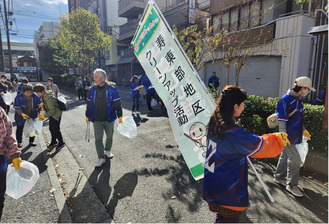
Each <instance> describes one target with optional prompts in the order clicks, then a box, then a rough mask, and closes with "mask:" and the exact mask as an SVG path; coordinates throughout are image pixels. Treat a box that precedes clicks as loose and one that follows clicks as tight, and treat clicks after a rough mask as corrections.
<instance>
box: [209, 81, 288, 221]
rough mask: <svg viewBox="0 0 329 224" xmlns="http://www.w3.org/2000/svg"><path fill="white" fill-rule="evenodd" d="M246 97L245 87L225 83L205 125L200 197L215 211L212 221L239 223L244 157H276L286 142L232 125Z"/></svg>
mask: <svg viewBox="0 0 329 224" xmlns="http://www.w3.org/2000/svg"><path fill="white" fill-rule="evenodd" d="M246 99H247V93H246V92H245V90H243V89H241V88H240V87H238V86H226V87H225V88H224V90H223V91H222V93H221V95H220V97H219V99H218V102H217V106H216V109H215V111H214V113H213V115H212V116H211V118H210V121H209V124H208V135H207V152H206V153H207V154H206V160H205V172H204V186H203V194H204V195H203V198H204V200H206V201H207V202H208V206H209V209H210V210H211V211H213V212H216V220H215V222H216V223H217V222H231V223H233V222H239V220H240V214H241V212H242V211H244V210H246V209H247V206H248V162H247V156H248V157H249V156H250V157H252V158H270V157H276V156H278V155H280V153H281V152H282V151H283V147H284V146H286V145H288V144H290V143H289V140H288V139H287V134H285V133H273V134H265V135H262V136H257V135H254V134H251V133H249V132H247V131H245V130H244V129H243V128H242V127H239V126H238V125H236V124H235V119H236V118H237V117H239V116H240V115H241V113H242V111H243V110H244V101H245V100H246Z"/></svg>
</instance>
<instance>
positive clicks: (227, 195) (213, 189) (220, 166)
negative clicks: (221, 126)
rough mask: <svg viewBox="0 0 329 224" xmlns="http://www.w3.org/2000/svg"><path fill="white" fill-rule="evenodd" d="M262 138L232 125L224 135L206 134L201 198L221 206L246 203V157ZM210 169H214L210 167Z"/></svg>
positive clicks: (256, 147)
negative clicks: (219, 136) (221, 136)
mask: <svg viewBox="0 0 329 224" xmlns="http://www.w3.org/2000/svg"><path fill="white" fill-rule="evenodd" d="M262 142H263V139H262V138H260V137H258V136H256V135H253V134H251V133H249V132H247V131H245V130H244V129H243V128H242V127H239V126H236V125H235V126H234V127H232V128H230V129H229V130H227V131H226V135H225V137H224V138H223V139H218V138H217V137H214V136H210V135H208V136H207V154H206V164H207V165H208V164H209V166H210V167H212V166H213V169H212V168H208V169H206V168H207V166H205V172H204V185H203V194H204V196H203V198H204V199H205V200H206V201H208V202H212V203H215V204H219V205H224V206H235V207H247V206H248V161H247V158H246V156H251V155H253V154H255V153H257V152H258V151H259V150H260V148H261V146H262ZM211 170H213V172H212V171H211Z"/></svg>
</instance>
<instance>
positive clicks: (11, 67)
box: [3, 0, 14, 79]
mask: <svg viewBox="0 0 329 224" xmlns="http://www.w3.org/2000/svg"><path fill="white" fill-rule="evenodd" d="M3 8H4V11H5V25H6V34H7V45H8V57H9V71H10V79H13V77H14V73H13V61H12V59H11V49H10V37H9V28H8V13H7V6H6V0H3Z"/></svg>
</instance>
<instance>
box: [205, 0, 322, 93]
mask: <svg viewBox="0 0 329 224" xmlns="http://www.w3.org/2000/svg"><path fill="white" fill-rule="evenodd" d="M326 2H327V1H322V2H321V1H318V2H317V4H315V3H313V4H304V5H303V4H301V5H296V4H295V1H280V0H259V1H227V0H223V1H216V0H211V1H209V9H207V7H205V10H208V12H209V16H210V17H211V23H212V24H210V25H218V26H219V27H225V28H226V29H227V30H228V31H229V32H234V31H236V30H237V29H239V24H242V21H243V20H246V19H247V20H249V21H252V20H253V19H257V21H256V23H254V24H253V25H250V23H249V27H245V29H253V30H254V31H256V32H257V30H258V32H261V30H262V29H264V28H267V29H269V30H272V31H271V34H273V37H272V38H270V39H269V41H268V42H267V43H266V44H263V46H261V48H259V50H258V51H257V53H255V54H254V55H253V56H252V57H250V60H248V62H247V63H246V64H245V66H244V68H243V69H242V70H241V72H240V78H239V85H240V86H242V87H243V88H244V89H246V90H247V92H248V94H252V95H259V96H272V97H279V96H281V95H283V94H285V93H286V92H287V90H288V89H289V88H291V86H292V85H293V82H294V80H295V79H296V78H297V77H299V76H308V77H310V78H311V79H313V81H314V86H316V87H317V89H318V90H321V88H322V87H323V86H325V85H327V80H328V68H327V67H325V66H322V68H321V69H318V70H317V72H315V70H316V69H315V68H314V54H315V52H314V49H315V48H316V46H314V43H315V42H314V37H312V35H311V34H309V33H308V31H309V29H310V28H311V27H314V26H316V24H317V22H316V21H317V18H316V16H315V15H314V10H315V9H316V8H319V7H321V4H322V6H325V5H326ZM253 4H257V7H256V10H257V12H256V13H255V12H254V11H253V12H251V11H249V12H248V10H250V9H251V7H253V6H252V5H253ZM265 12H266V13H265ZM255 14H257V16H254V15H255ZM259 15H261V16H259ZM262 15H264V16H262ZM244 16H246V17H244ZM253 16H254V17H253ZM324 23H325V24H328V18H326V20H325V22H324ZM241 35H243V32H241ZM326 35H328V31H327V32H326ZM324 39H325V37H324ZM322 47H325V46H322ZM318 48H319V46H318ZM320 48H321V46H320ZM221 53H222V54H221ZM323 53H324V54H325V52H323ZM223 54H224V52H219V54H218V55H219V56H218V59H217V63H218V64H220V63H222V57H223ZM327 55H328V54H327V53H326V55H324V57H327ZM212 71H215V72H216V73H217V74H222V77H223V78H222V83H221V88H224V86H225V75H226V72H227V71H226V68H225V66H223V70H222V71H220V70H219V67H218V66H217V65H216V64H213V63H212V62H210V61H209V62H207V63H206V64H205V66H204V67H203V68H202V69H201V70H200V71H199V75H200V76H201V77H202V79H203V80H204V81H205V83H206V82H207V80H208V78H209V77H210V75H211V73H212ZM234 78H235V67H234V66H233V65H231V67H230V81H229V82H230V84H234Z"/></svg>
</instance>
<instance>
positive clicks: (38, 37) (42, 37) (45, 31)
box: [33, 22, 59, 80]
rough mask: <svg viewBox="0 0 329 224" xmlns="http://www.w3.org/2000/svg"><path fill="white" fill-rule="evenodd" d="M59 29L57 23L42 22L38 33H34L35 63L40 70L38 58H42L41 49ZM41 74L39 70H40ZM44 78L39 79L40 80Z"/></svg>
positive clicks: (40, 65)
mask: <svg viewBox="0 0 329 224" xmlns="http://www.w3.org/2000/svg"><path fill="white" fill-rule="evenodd" d="M58 29H59V24H58V23H57V22H43V23H42V24H41V26H40V27H39V29H38V31H35V32H34V35H33V44H34V48H35V58H36V62H37V68H42V64H41V61H40V58H42V56H43V48H44V46H45V44H46V43H47V41H48V39H50V38H53V37H54V36H55V35H56V33H57V31H58ZM40 73H41V70H40ZM43 78H44V77H40V79H41V80H42V79H43Z"/></svg>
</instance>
